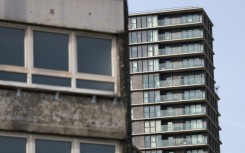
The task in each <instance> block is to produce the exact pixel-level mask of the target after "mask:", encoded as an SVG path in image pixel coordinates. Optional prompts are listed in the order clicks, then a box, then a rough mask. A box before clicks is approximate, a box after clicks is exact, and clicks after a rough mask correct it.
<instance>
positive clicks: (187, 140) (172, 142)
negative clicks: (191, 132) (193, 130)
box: [162, 137, 207, 146]
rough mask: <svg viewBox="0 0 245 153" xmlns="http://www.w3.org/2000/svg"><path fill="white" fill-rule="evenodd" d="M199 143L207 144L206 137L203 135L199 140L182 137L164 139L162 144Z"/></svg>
mask: <svg viewBox="0 0 245 153" xmlns="http://www.w3.org/2000/svg"><path fill="white" fill-rule="evenodd" d="M198 144H207V142H206V141H205V138H204V137H201V138H200V139H199V140H194V141H193V140H191V139H186V138H184V139H180V140H173V141H169V140H162V146H182V145H198Z"/></svg>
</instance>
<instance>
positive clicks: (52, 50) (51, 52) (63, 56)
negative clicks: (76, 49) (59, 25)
mask: <svg viewBox="0 0 245 153" xmlns="http://www.w3.org/2000/svg"><path fill="white" fill-rule="evenodd" d="M33 41H34V44H33V47H34V67H35V68H43V69H52V70H61V71H68V67H69V66H68V59H69V57H68V43H69V36H68V35H66V34H59V33H51V32H41V31H34V40H33Z"/></svg>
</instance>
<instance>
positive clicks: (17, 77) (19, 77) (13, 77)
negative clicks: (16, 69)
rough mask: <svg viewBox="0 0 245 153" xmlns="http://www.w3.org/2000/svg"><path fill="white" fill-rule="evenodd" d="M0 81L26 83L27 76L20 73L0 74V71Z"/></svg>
mask: <svg viewBox="0 0 245 153" xmlns="http://www.w3.org/2000/svg"><path fill="white" fill-rule="evenodd" d="M0 80H5V81H16V82H26V80H27V75H26V74H22V73H12V72H1V71H0Z"/></svg>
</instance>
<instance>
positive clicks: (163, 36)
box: [158, 32, 203, 41]
mask: <svg viewBox="0 0 245 153" xmlns="http://www.w3.org/2000/svg"><path fill="white" fill-rule="evenodd" d="M200 37H203V34H202V32H197V33H196V34H192V35H184V34H179V35H171V34H158V41H169V40H179V39H192V38H200Z"/></svg>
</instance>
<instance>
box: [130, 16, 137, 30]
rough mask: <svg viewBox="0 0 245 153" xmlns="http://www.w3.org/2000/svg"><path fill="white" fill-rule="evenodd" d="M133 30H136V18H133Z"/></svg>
mask: <svg viewBox="0 0 245 153" xmlns="http://www.w3.org/2000/svg"><path fill="white" fill-rule="evenodd" d="M130 23H131V27H130V28H131V29H136V18H131V22H130Z"/></svg>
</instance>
